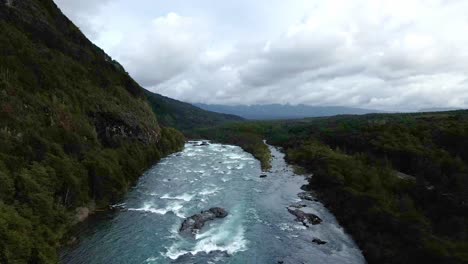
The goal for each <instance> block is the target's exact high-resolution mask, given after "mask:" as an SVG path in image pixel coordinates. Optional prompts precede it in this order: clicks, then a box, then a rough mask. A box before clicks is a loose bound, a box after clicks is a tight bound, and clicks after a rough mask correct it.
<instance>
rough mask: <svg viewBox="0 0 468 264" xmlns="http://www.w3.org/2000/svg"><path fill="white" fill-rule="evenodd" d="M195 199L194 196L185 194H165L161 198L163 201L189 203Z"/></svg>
mask: <svg viewBox="0 0 468 264" xmlns="http://www.w3.org/2000/svg"><path fill="white" fill-rule="evenodd" d="M193 197H195V195H194V194H188V193H184V194H181V195H175V196H171V195H169V194H165V195H163V196H161V197H160V198H161V199H167V200H183V201H186V202H189V201H191V200H192V198H193Z"/></svg>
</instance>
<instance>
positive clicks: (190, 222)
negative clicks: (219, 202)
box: [179, 207, 228, 235]
mask: <svg viewBox="0 0 468 264" xmlns="http://www.w3.org/2000/svg"><path fill="white" fill-rule="evenodd" d="M227 215H228V212H227V211H226V210H224V209H223V208H220V207H213V208H210V209H209V210H206V211H201V212H200V213H199V214H195V215H192V216H191V217H189V218H187V219H185V220H184V222H183V223H182V226H181V227H180V230H179V231H180V232H182V233H188V234H192V235H194V234H196V233H198V231H200V229H202V228H203V226H204V225H205V223H206V222H208V221H211V220H214V219H216V218H224V217H226V216H227Z"/></svg>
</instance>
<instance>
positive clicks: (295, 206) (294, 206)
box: [289, 203, 307, 209]
mask: <svg viewBox="0 0 468 264" xmlns="http://www.w3.org/2000/svg"><path fill="white" fill-rule="evenodd" d="M289 207H292V208H297V209H300V208H304V207H307V205H306V204H302V203H296V204H291V205H290V206H289Z"/></svg>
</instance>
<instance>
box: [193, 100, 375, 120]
mask: <svg viewBox="0 0 468 264" xmlns="http://www.w3.org/2000/svg"><path fill="white" fill-rule="evenodd" d="M193 105H195V106H197V107H200V108H201V109H204V110H208V111H213V112H218V113H225V114H232V115H237V116H241V117H243V118H245V119H250V120H274V119H301V118H307V117H321V116H334V115H344V114H353V115H362V114H369V113H382V112H383V111H379V110H372V109H363V108H353V107H344V106H310V105H304V104H299V105H289V104H286V105H283V104H266V105H233V106H230V105H216V104H213V105H210V104H203V103H194V104H193Z"/></svg>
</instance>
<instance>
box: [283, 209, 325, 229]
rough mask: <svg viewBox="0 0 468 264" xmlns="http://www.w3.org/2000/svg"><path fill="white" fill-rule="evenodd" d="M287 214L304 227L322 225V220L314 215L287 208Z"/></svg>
mask: <svg viewBox="0 0 468 264" xmlns="http://www.w3.org/2000/svg"><path fill="white" fill-rule="evenodd" d="M288 212H289V213H290V214H292V215H294V216H295V217H296V221H298V222H301V223H302V224H303V225H304V226H305V227H309V226H310V225H318V224H320V223H322V219H320V217H318V216H317V215H315V214H311V213H305V212H303V211H301V210H299V209H294V208H288Z"/></svg>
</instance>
